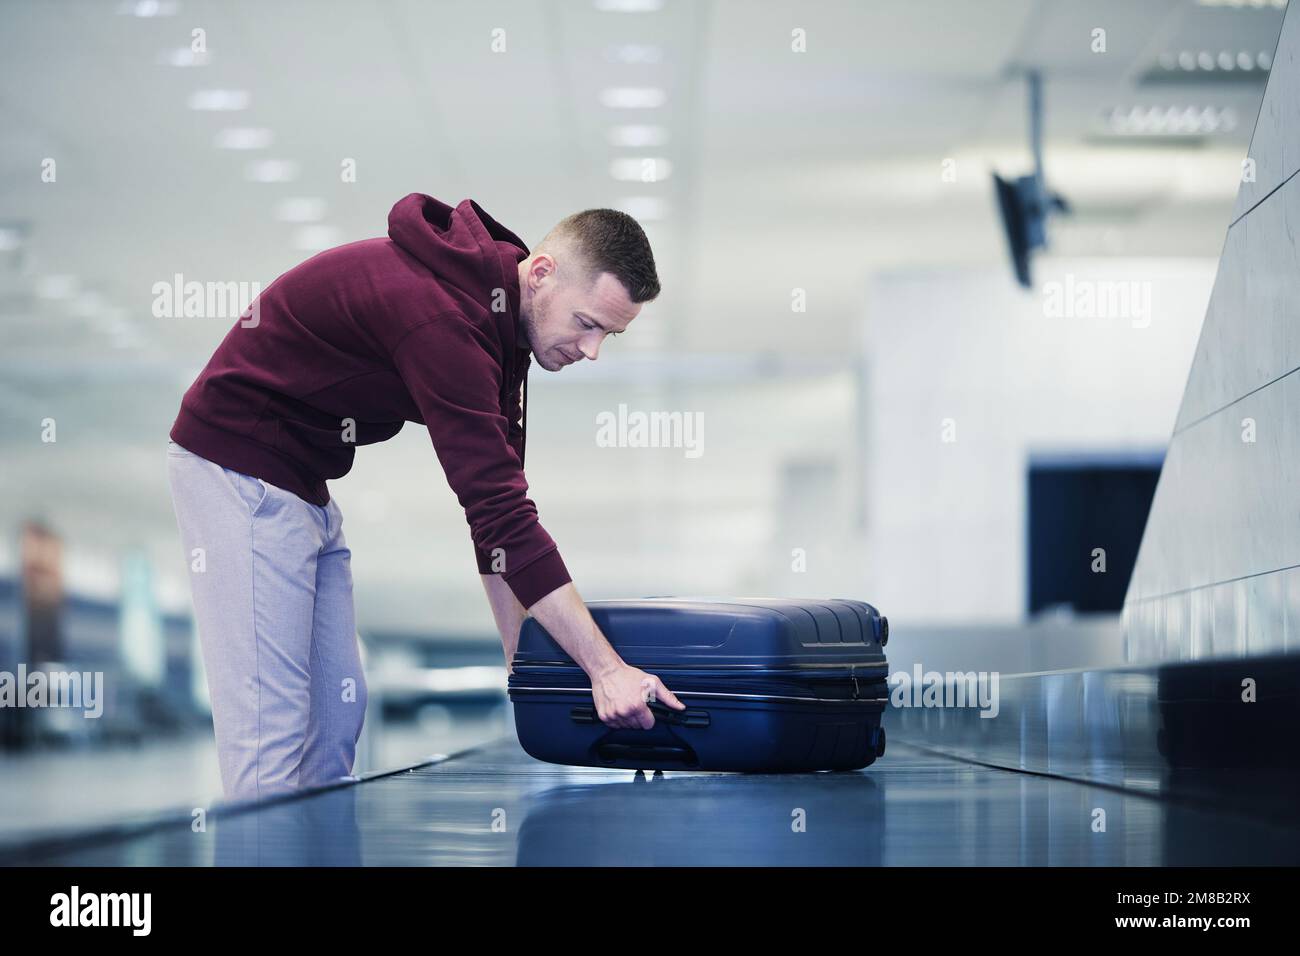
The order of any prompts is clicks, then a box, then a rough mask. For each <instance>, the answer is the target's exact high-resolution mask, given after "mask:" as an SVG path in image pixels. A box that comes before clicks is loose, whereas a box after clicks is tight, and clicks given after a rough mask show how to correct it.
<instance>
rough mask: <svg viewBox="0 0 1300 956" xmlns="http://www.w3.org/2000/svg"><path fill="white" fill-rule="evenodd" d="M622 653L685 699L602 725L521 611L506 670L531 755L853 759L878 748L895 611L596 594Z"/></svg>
mask: <svg viewBox="0 0 1300 956" xmlns="http://www.w3.org/2000/svg"><path fill="white" fill-rule="evenodd" d="M588 608H589V609H590V611H591V616H592V617H593V618H594V619H595V621H596V624H597V626H599V627H600V630H601V632H602V633H603V634H604V635H605V637H606V638H608V639H609V642H610V644H612V645H613V647H614V649H615V650H616V651H617V652H618V654H619V656H620V657H622V658H623V660H625V661H626V662H627V663H628V664H631V665H632V666H634V667H639V668H640V669H641V670H644V671H646V672H648V673H651V674H656V675H658V677H659V678H660V679H661V680H662V681H663V682H664V685H665V686H666V687H667V688H668V689H669V690H671V691H672V692H673V693H675V694H676V695H677V697H678V698H679V699H680V700H681V702H682V703H683V704H685V705H686V710H682V711H679V710H674V709H672V708H670V707H668V706H667V705H664V704H659V703H656V704H653V705H652V706H651V710H652V712H653V713H654V714H655V725H654V727H653V728H651V729H649V730H641V729H634V730H627V729H620V728H614V727H609V726H607V725H605V724H603V723H601V722H600V720H599V719H598V718H597V716H596V710H595V707H594V705H593V703H592V699H591V683H590V681H588V679H587V675H586V674H585V673H583V671H582V669H581V668H579V667H578V666H577V665H576V664H575V663H574V662H573V661H572V660H571V659H570V658H569V656H568V655H567V654H565V653H564V651H563V650H561V648H560V646H559V645H558V644H557V643H556V642H555V641H554V640H553V639H552V638H551V636H550V635H549V634H547V633H546V630H545V629H544V628H543V627H542V626H541V625H540V624H539V623H538V622H537V621H536V620H535V619H533V618H527V619H526V620H525V621H524V625H523V628H522V629H521V630H520V633H519V647H518V650H517V652H516V654H515V659H514V672H513V673H512V674H511V676H510V680H509V688H510V700H511V701H512V702H513V703H514V711H515V729H516V731H517V733H518V735H519V743H520V745H521V746H522V747H523V748H524V750H526V751H527V752H528V753H529V754H531V755H532V756H533V757H536V758H537V759H538V760H545V761H548V762H550V763H559V764H576V765H579V766H588V767H622V768H626V769H630V770H641V769H644V770H730V771H743V772H754V773H782V772H795V771H809V770H857V769H860V768H862V767H866V766H868V765H869V764H871V763H872V762H873V761H874V760H875V759H876V758H877V757H879V756H883V755H884V752H885V731H884V728H883V727H881V725H880V719H881V716H882V714H883V712H884V709H885V705H886V703H887V701H888V688H887V678H888V665H887V663H886V661H885V654H884V645H885V644H886V642H887V641H888V640H889V622H888V620H886V619H885V618H884V617H882V616H881V615H880V613H879V612H878V611H877V610H876V609H875V608H874V607H872V606H871V605H870V604H866V603H864V602H862V601H848V600H828V601H810V600H796V599H787V600H766V599H757V598H735V599H718V600H707V601H703V600H686V599H679V598H646V599H642V600H634V601H593V602H591V603H590V604H588Z"/></svg>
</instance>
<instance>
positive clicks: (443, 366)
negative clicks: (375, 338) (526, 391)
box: [392, 313, 572, 608]
mask: <svg viewBox="0 0 1300 956" xmlns="http://www.w3.org/2000/svg"><path fill="white" fill-rule="evenodd" d="M495 348H496V346H495V343H494V341H493V340H492V338H491V337H490V336H489V335H487V334H486V333H484V332H483V331H482V330H481V329H479V328H477V327H476V326H475V325H474V324H473V323H472V322H471V321H470V320H469V319H467V318H465V317H464V316H462V315H459V314H454V313H453V314H447V315H442V316H439V317H438V318H435V319H431V320H429V321H427V322H424V323H422V324H420V325H418V326H416V327H414V328H413V329H411V330H410V331H408V332H407V333H406V334H405V335H404V336H403V337H402V339H401V340H400V341H399V342H398V343H397V344H396V346H395V347H394V349H393V355H392V358H393V364H394V367H395V368H396V369H397V373H398V375H400V376H401V378H402V381H403V382H404V383H405V385H406V387H407V389H408V390H409V391H410V393H411V396H412V398H413V399H414V400H415V403H416V405H417V407H418V408H419V409H420V413H421V415H422V417H423V418H424V423H425V426H426V427H427V428H428V429H429V437H430V438H431V439H432V440H433V450H434V452H435V454H436V455H437V456H438V461H439V462H440V463H441V465H442V469H443V472H444V473H445V474H446V476H447V483H448V484H449V485H450V486H451V489H452V491H453V492H454V493H455V495H456V500H457V501H459V502H460V504H461V507H462V508H464V509H465V519H466V521H468V522H469V527H470V537H471V538H472V539H473V542H474V549H475V556H476V560H477V563H478V567H479V571H480V572H482V573H483V574H491V573H494V572H493V570H492V568H491V555H492V553H493V552H494V551H495V550H496V549H498V548H499V549H501V550H500V556H501V558H502V560H503V566H504V570H503V571H502V572H501V573H502V577H503V578H504V579H505V582H506V584H507V585H509V586H510V589H511V590H512V591H513V592H514V594H515V597H516V598H518V599H519V603H520V604H522V605H523V606H524V607H525V608H527V607H531V606H532V605H533V604H536V603H537V601H539V600H540V599H541V598H543V597H545V596H546V595H547V594H550V593H551V592H552V591H554V590H555V589H556V588H558V587H561V586H562V585H564V584H567V583H568V582H569V581H571V580H572V579H571V578H570V577H569V572H568V569H567V568H565V566H564V561H563V559H562V558H561V557H560V552H559V549H558V547H557V546H556V544H555V541H554V540H552V538H551V536H550V535H549V534H547V532H546V529H545V528H543V527H542V525H541V523H540V521H539V520H538V517H537V506H536V505H535V504H533V502H532V501H531V500H530V499H529V498H528V494H527V492H528V483H527V481H526V480H525V479H524V473H523V469H522V467H521V466H520V461H519V453H518V452H517V450H516V449H515V447H514V445H513V443H512V440H513V438H514V432H516V431H517V430H518V429H517V428H515V429H512V428H511V423H510V422H509V421H508V419H507V417H506V416H505V415H503V414H502V413H501V407H500V401H499V398H498V396H499V395H500V393H501V376H502V370H501V363H500V361H499V360H498V358H497V357H496V355H495V353H494V349H495ZM512 407H513V402H512Z"/></svg>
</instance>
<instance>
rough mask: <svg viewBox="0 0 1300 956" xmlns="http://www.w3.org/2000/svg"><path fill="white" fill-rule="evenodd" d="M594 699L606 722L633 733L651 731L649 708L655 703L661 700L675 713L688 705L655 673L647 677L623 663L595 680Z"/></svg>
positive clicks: (651, 716) (592, 683)
mask: <svg viewBox="0 0 1300 956" xmlns="http://www.w3.org/2000/svg"><path fill="white" fill-rule="evenodd" d="M591 696H592V700H593V701H594V702H595V704H596V715H597V716H598V717H599V718H600V720H601V722H602V723H605V724H608V725H609V726H611V727H622V728H627V729H629V730H635V729H637V728H640V729H641V730H649V729H650V728H651V727H653V726H654V725H655V718H654V714H652V713H651V712H650V707H649V701H651V700H658V701H661V702H662V703H665V704H667V705H668V706H669V707H672V708H673V709H674V710H685V709H686V705H685V704H683V703H682V702H681V701H680V700H678V699H677V697H676V695H675V694H673V692H672V691H670V690H669V689H668V688H667V687H665V686H664V685H663V681H661V680H660V679H659V678H658V677H656V676H655V675H654V674H647V673H646V672H645V671H643V670H638V669H637V668H635V667H632V666H630V665H628V664H625V663H623V662H621V661H620V662H619V664H618V666H616V667H613V668H611V669H610V670H608V671H605V672H604V673H602V674H601V675H600V676H599V677H593V678H592V681H591Z"/></svg>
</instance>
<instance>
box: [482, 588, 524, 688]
mask: <svg viewBox="0 0 1300 956" xmlns="http://www.w3.org/2000/svg"><path fill="white" fill-rule="evenodd" d="M479 577H480V578H482V579H483V590H484V591H486V592H487V598H488V604H490V605H491V606H492V618H493V620H495V621H496V625H497V630H498V631H500V632H501V646H502V648H503V649H504V651H505V655H506V670H507V671H510V672H513V670H514V659H515V651H516V650H518V648H519V629H520V628H521V627H522V626H523V623H524V618H526V617H527V616H528V611H527V610H525V608H524V606H523V605H522V604H520V603H519V599H518V598H517V597H515V592H514V591H512V590H510V585H508V584H506V582H505V580H504V579H503V578H502V577H501V575H499V574H480V575H479Z"/></svg>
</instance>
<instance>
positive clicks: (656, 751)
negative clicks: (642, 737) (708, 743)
mask: <svg viewBox="0 0 1300 956" xmlns="http://www.w3.org/2000/svg"><path fill="white" fill-rule="evenodd" d="M596 754H597V755H598V756H599V757H600V759H601V760H604V761H606V762H607V763H614V762H615V761H618V760H622V761H633V762H635V761H645V762H646V763H669V762H672V763H680V764H685V765H686V766H687V767H696V766H698V765H699V762H700V761H699V758H697V757H696V756H695V752H694V751H693V750H691V748H689V747H679V746H673V745H671V744H621V743H612V742H610V743H602V744H597V745H596Z"/></svg>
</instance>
